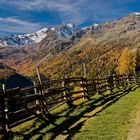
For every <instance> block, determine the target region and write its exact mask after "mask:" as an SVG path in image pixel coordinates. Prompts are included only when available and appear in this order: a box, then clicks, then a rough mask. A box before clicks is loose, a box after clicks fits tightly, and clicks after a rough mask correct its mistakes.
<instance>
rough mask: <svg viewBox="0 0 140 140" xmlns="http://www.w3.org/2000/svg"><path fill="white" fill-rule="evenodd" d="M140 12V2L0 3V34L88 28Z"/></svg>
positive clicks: (12, 0)
mask: <svg viewBox="0 0 140 140" xmlns="http://www.w3.org/2000/svg"><path fill="white" fill-rule="evenodd" d="M131 12H140V0H0V32H19V33H28V32H34V31H37V30H39V29H41V28H43V27H46V26H57V25H59V24H65V23H69V22H71V23H74V24H76V25H78V26H88V25H91V24H93V23H101V22H106V21H110V20H113V19H117V18H119V17H122V16H125V15H128V14H129V13H131Z"/></svg>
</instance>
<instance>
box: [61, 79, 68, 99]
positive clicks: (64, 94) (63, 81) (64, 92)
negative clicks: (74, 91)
mask: <svg viewBox="0 0 140 140" xmlns="http://www.w3.org/2000/svg"><path fill="white" fill-rule="evenodd" d="M62 87H63V88H64V91H63V96H64V100H67V97H66V90H65V78H63V80H62Z"/></svg>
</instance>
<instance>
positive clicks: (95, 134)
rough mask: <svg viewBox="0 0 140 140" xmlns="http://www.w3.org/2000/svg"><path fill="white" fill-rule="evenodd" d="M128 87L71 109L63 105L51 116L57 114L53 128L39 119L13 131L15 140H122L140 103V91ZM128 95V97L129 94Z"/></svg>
mask: <svg viewBox="0 0 140 140" xmlns="http://www.w3.org/2000/svg"><path fill="white" fill-rule="evenodd" d="M131 90H132V88H131V87H126V88H120V89H117V88H116V89H114V90H113V92H111V93H110V92H105V93H104V94H101V95H99V94H96V95H94V96H93V97H92V98H91V100H89V101H87V100H85V101H81V100H80V101H79V102H78V103H76V104H75V105H74V106H73V107H69V106H67V105H63V106H61V107H59V108H57V109H55V110H53V111H52V112H51V113H52V114H55V115H57V119H56V120H55V121H54V123H55V124H56V125H53V124H50V123H49V122H48V124H47V123H44V122H42V121H39V120H38V119H34V120H32V121H29V122H26V123H24V124H22V125H19V126H17V127H15V128H13V129H12V131H13V132H14V133H15V135H14V136H13V138H12V139H14V140H21V139H22V140H26V139H29V140H41V139H44V140H53V139H56V138H57V137H59V138H60V139H62V140H63V139H77V140H79V139H80V140H82V139H84V140H85V139H86V140H88V139H89V140H90V139H91V140H94V139H95V140H113V139H114V140H117V139H122V140H124V139H125V138H126V135H127V128H128V127H130V126H129V125H128V123H129V124H131V123H130V121H129V120H130V118H132V116H133V114H134V113H133V112H134V110H136V108H137V105H138V104H140V103H139V101H140V94H139V92H140V89H137V90H135V91H131ZM128 93H129V94H128Z"/></svg>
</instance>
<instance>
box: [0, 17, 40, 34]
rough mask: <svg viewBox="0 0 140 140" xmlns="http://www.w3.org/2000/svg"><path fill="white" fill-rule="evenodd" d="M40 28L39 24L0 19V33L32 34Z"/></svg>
mask: <svg viewBox="0 0 140 140" xmlns="http://www.w3.org/2000/svg"><path fill="white" fill-rule="evenodd" d="M40 28H41V26H40V24H38V23H33V22H28V21H24V20H21V19H18V18H16V17H7V18H0V31H6V32H21V33H27V32H34V31H37V30H39V29H40Z"/></svg>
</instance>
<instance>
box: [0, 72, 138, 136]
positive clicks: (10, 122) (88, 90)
mask: <svg viewBox="0 0 140 140" xmlns="http://www.w3.org/2000/svg"><path fill="white" fill-rule="evenodd" d="M139 83H140V76H136V75H113V76H108V77H107V78H103V79H86V78H83V77H75V78H64V79H59V80H52V81H44V82H42V85H40V84H39V83H37V82H34V85H33V86H30V87H26V88H19V87H17V88H12V89H6V85H3V86H2V88H1V89H0V133H1V134H3V135H4V136H6V135H7V134H8V133H9V131H10V129H11V128H12V127H14V126H17V125H19V124H21V123H23V122H26V121H27V120H30V119H32V118H35V117H37V118H39V119H41V120H43V121H48V120H50V116H51V114H50V110H52V109H54V108H56V107H58V106H61V105H63V104H66V103H67V104H68V105H69V106H71V105H72V104H73V102H74V101H76V100H79V99H83V100H85V99H87V100H88V99H90V97H91V96H93V95H94V94H95V93H98V94H102V93H103V92H105V91H107V90H111V91H112V90H113V89H114V88H115V87H120V86H127V85H129V84H139Z"/></svg>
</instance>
